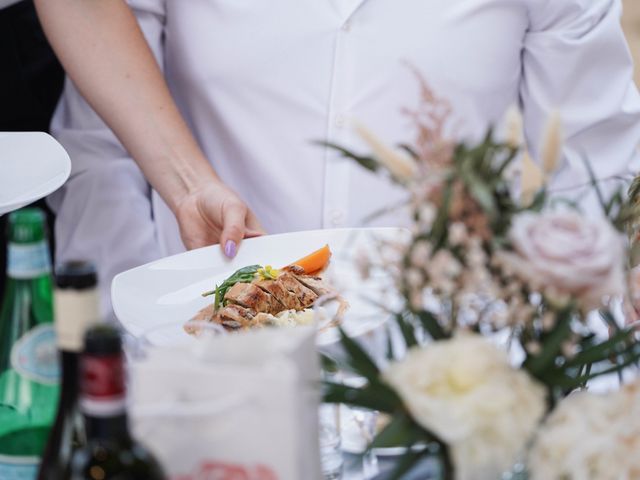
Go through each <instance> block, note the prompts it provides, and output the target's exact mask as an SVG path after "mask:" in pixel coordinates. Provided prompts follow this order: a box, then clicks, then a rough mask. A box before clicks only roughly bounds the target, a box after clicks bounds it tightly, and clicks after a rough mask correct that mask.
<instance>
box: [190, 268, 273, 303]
mask: <svg viewBox="0 0 640 480" xmlns="http://www.w3.org/2000/svg"><path fill="white" fill-rule="evenodd" d="M260 268H262V267H261V266H260V265H249V266H248V267H242V268H241V269H239V270H237V271H235V272H234V273H233V274H232V275H231V276H230V277H229V278H227V279H226V280H225V281H224V282H222V283H221V284H220V286H218V285H216V288H215V290H213V292H205V293H203V294H202V295H203V296H208V295H211V294H212V293H214V294H215V299H214V308H215V309H216V310H217V309H218V308H220V305H222V303H223V302H224V296H225V295H226V293H227V291H228V290H229V289H230V288H231V287H233V286H234V285H235V284H236V283H251V282H252V281H253V279H254V278H255V275H256V273H257V272H258V270H259V269H260Z"/></svg>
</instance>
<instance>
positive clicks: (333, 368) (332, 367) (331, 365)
mask: <svg viewBox="0 0 640 480" xmlns="http://www.w3.org/2000/svg"><path fill="white" fill-rule="evenodd" d="M320 363H321V365H322V370H323V371H324V372H328V373H337V372H338V371H340V366H339V364H338V362H337V361H336V360H334V359H333V358H331V357H330V356H328V355H326V354H324V353H320Z"/></svg>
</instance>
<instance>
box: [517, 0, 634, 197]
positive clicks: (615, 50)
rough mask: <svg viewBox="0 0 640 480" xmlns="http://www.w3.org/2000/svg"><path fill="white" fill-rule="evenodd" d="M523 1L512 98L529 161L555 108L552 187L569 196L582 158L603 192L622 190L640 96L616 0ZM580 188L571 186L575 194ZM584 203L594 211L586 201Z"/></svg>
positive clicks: (630, 169) (582, 173)
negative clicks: (525, 12)
mask: <svg viewBox="0 0 640 480" xmlns="http://www.w3.org/2000/svg"><path fill="white" fill-rule="evenodd" d="M530 4H531V6H530V9H531V11H530V19H531V25H530V30H529V32H528V33H527V34H526V36H525V38H524V51H523V70H522V81H521V89H520V95H521V100H522V107H523V112H524V120H525V122H524V123H525V130H526V134H527V143H528V146H529V149H530V150H531V152H532V156H533V158H539V156H540V155H539V154H540V139H541V138H542V135H543V131H544V126H545V123H546V121H547V120H548V118H550V117H551V116H552V115H553V113H554V112H558V113H559V114H560V116H561V118H562V123H563V132H564V137H565V138H564V146H563V152H562V163H561V164H560V169H559V171H558V173H557V175H556V177H555V178H554V179H553V182H552V188H553V189H555V190H560V191H564V192H565V193H570V192H571V190H574V189H575V187H577V186H580V185H588V184H589V183H590V179H589V174H588V171H587V169H586V167H585V164H584V162H585V160H588V161H589V163H590V164H591V166H592V168H593V170H594V172H595V175H596V177H597V178H598V179H600V180H602V182H601V187H602V188H603V190H605V191H606V192H611V191H612V190H613V189H614V188H619V187H621V186H623V187H624V186H625V184H628V183H629V181H630V180H631V179H632V178H633V176H635V175H637V174H638V171H639V170H640V156H639V155H638V145H639V143H640V95H639V94H638V90H637V88H636V86H635V84H634V82H633V62H632V59H631V55H630V53H629V48H628V45H627V43H626V40H625V37H624V34H623V32H622V28H621V25H620V12H621V7H620V1H619V0H563V1H561V2H559V1H556V0H544V1H531V2H530ZM615 178H617V179H624V180H623V181H614V180H613V179H615ZM580 190H581V191H580ZM582 192H585V189H584V188H583V189H576V195H581V194H582ZM590 199H591V200H594V198H593V196H592V195H591V197H590ZM588 205H589V206H594V208H595V205H594V202H593V201H590V202H588Z"/></svg>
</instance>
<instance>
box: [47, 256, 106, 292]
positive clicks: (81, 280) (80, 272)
mask: <svg viewBox="0 0 640 480" xmlns="http://www.w3.org/2000/svg"><path fill="white" fill-rule="evenodd" d="M55 279H56V287H57V288H59V289H61V290H66V289H73V290H86V289H91V288H95V287H96V286H97V284H98V275H97V273H96V267H95V266H94V265H93V264H92V263H91V262H86V261H82V260H74V261H70V262H65V263H62V264H60V265H57V266H56V269H55Z"/></svg>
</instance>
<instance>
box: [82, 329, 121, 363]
mask: <svg viewBox="0 0 640 480" xmlns="http://www.w3.org/2000/svg"><path fill="white" fill-rule="evenodd" d="M84 351H85V354H86V355H91V356H101V355H115V354H118V353H122V337H121V335H120V332H119V331H118V329H116V328H115V327H112V326H111V325H95V326H93V327H90V328H89V329H88V330H87V332H86V333H85V336H84Z"/></svg>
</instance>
